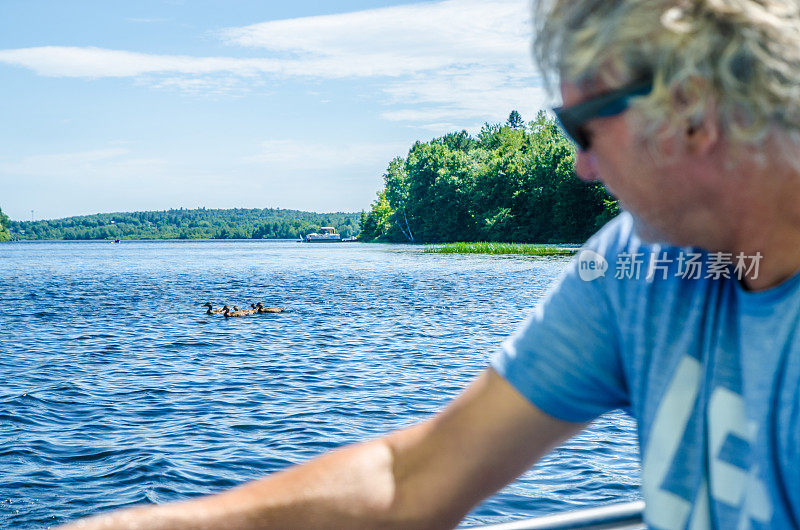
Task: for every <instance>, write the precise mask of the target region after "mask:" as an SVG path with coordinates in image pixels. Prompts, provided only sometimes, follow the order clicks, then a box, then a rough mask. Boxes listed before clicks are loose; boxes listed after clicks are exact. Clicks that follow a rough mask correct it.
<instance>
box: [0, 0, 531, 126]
mask: <svg viewBox="0 0 800 530" xmlns="http://www.w3.org/2000/svg"><path fill="white" fill-rule="evenodd" d="M529 10H530V8H529V3H528V0H444V1H439V2H428V3H421V4H413V5H400V6H394V7H387V8H382V9H373V10H366V11H358V12H353V13H344V14H337V15H326V16H314V17H303V18H295V19H289V20H278V21H270V22H263V23H259V24H253V25H248V26H244V27H236V28H227V29H223V30H220V31H219V32H218V37H219V38H220V39H221V40H222V42H224V43H225V44H227V45H229V46H230V47H231V49H232V50H235V48H236V47H239V48H241V47H246V48H249V49H250V51H249V52H248V57H230V56H218V57H193V56H188V55H158V54H147V53H136V52H131V51H122V50H110V49H103V48H96V47H85V48H79V47H61V46H46V47H37V48H23V49H14V50H0V62H2V63H6V64H11V65H16V66H21V67H25V68H29V69H31V70H33V71H35V72H36V73H38V74H40V75H43V76H57V77H86V78H102V77H133V78H137V80H138V81H139V82H146V83H149V84H153V85H155V86H158V87H161V88H167V89H173V90H178V91H182V92H187V93H193V94H215V95H219V94H236V93H237V92H244V91H246V90H247V89H248V88H249V87H252V86H258V85H263V84H265V83H266V82H267V81H269V82H273V83H274V82H279V81H280V79H285V78H301V79H302V78H305V79H309V78H311V79H347V78H361V79H363V78H374V79H376V80H377V82H378V83H379V85H380V86H382V88H381V89H380V90H381V92H379V93H378V94H379V95H380V94H383V96H384V97H388V101H386V102H385V103H386V104H387V105H388V107H389V108H387V110H386V112H384V113H383V114H382V116H383V118H384V119H388V120H395V121H409V122H415V124H417V125H420V126H427V127H430V126H431V124H432V123H433V122H440V123H442V122H446V123H464V124H465V126H466V125H469V124H474V123H475V122H480V121H485V120H497V119H498V116H504V115H505V114H506V113H508V112H509V111H510V110H511V109H515V108H516V109H518V110H520V111H521V112H522V113H523V115H529V116H530V115H531V114H532V113H533V112H535V110H537V109H538V108H541V107H542V106H544V103H545V102H546V101H545V99H544V94H543V91H541V90H539V89H536V88H535V87H537V86H540V85H541V83H540V82H539V80H538V77H537V76H536V75H535V71H534V68H533V66H532V64H531V60H530V56H529V41H530V22H529V21H530V15H529ZM254 50H255V51H256V52H258V51H259V50H261V51H262V52H263V57H257V58H254V57H252V54H253V51H254ZM531 117H533V116H531Z"/></svg>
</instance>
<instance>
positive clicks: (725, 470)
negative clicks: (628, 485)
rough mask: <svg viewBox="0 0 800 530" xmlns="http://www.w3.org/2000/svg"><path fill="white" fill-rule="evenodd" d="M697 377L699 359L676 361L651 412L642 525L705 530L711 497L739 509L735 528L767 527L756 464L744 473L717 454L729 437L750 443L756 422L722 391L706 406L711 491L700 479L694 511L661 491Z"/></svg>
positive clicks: (739, 401) (741, 404) (736, 399)
mask: <svg viewBox="0 0 800 530" xmlns="http://www.w3.org/2000/svg"><path fill="white" fill-rule="evenodd" d="M700 375H701V365H700V362H699V361H697V360H696V359H694V358H693V357H690V356H685V357H684V358H683V359H681V362H680V363H679V365H678V369H677V370H676V372H675V375H674V376H673V378H672V381H670V383H669V385H668V386H667V390H666V392H665V393H664V397H663V398H662V400H661V403H660V404H659V406H658V410H657V411H656V415H655V419H654V421H653V425H652V430H651V432H650V439H649V441H648V443H647V448H646V450H645V457H644V462H643V465H642V493H643V495H644V498H645V501H646V502H647V509H646V514H647V517H646V519H647V522H648V524H650V525H652V526H654V527H656V528H686V526H687V522H689V528H691V529H693V530H694V529H697V530H700V529H704V528H709V527H710V526H711V521H710V510H709V499H708V496H709V494H710V496H711V498H713V499H714V500H716V501H717V502H721V503H724V504H727V505H729V506H731V507H733V508H740V519H739V528H749V526H750V525H749V521H750V519H754V520H756V521H759V522H762V523H769V521H770V519H771V518H772V504H771V502H770V499H769V495H768V493H767V489H766V486H765V485H764V483H763V482H762V481H761V480H759V479H758V478H757V476H758V468H757V466H753V467H752V468H751V469H749V470H746V469H742V468H741V467H738V466H736V465H734V464H732V463H730V462H727V461H725V460H723V459H722V457H723V456H724V455H722V454H721V451H722V449H723V446H724V445H725V443H726V441H727V440H728V439H729V437H731V436H733V437H736V438H739V439H741V440H743V441H745V442H747V443H748V444H751V445H752V444H754V443H755V441H756V431H757V424H756V423H755V422H753V421H748V420H747V417H746V414H745V407H744V401H743V400H742V397H741V396H740V395H738V394H736V393H735V392H732V391H730V390H728V389H726V388H724V387H717V388H716V389H714V392H713V393H712V394H711V398H710V399H709V402H708V411H707V418H708V428H709V441H708V442H709V468H710V470H709V474H710V476H709V482H710V488H709V486H708V483H707V482H706V481H705V480H703V482H702V484H701V486H700V488H699V491H698V492H697V496H696V498H695V499H694V510H692V503H691V502H689V501H688V500H686V499H684V498H683V497H680V496H678V495H676V494H674V493H671V492H669V491H666V490H663V489H661V485H662V484H663V482H664V480H665V478H666V477H667V475H668V473H669V471H670V469H671V468H672V464H673V461H674V460H675V457H676V456H677V452H678V450H679V447H680V442H681V439H682V438H683V435H684V431H685V430H686V426H687V425H688V423H689V420H690V418H691V415H692V410H693V409H694V406H695V402H696V400H697V395H698V391H699V388H700ZM690 513H691V514H692V517H691V521H689V515H690Z"/></svg>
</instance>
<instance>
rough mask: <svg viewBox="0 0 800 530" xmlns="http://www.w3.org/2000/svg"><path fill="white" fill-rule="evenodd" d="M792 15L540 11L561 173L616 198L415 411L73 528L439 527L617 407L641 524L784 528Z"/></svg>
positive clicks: (799, 214) (794, 79)
mask: <svg viewBox="0 0 800 530" xmlns="http://www.w3.org/2000/svg"><path fill="white" fill-rule="evenodd" d="M798 11H800V4H799V3H798V2H797V0H691V1H690V0H686V1H683V2H675V1H667V0H627V1H625V0H619V1H613V2H612V1H610V0H556V1H555V2H553V3H552V4H548V5H546V6H542V7H540V8H539V13H538V17H537V20H538V21H539V22H538V32H537V39H536V45H535V47H534V49H535V51H536V55H537V58H538V60H539V63H540V65H541V66H542V67H543V69H544V71H545V72H546V73H553V72H555V73H556V74H557V75H558V76H559V78H560V84H561V93H562V97H563V101H564V107H562V108H560V109H557V115H558V116H559V119H560V120H561V122H562V125H563V127H564V129H565V131H566V132H567V133H568V134H569V135H570V136H571V137H572V138H573V139H574V140H575V142H576V144H577V145H578V151H577V154H576V170H577V173H578V174H579V176H580V177H581V178H583V179H585V180H600V181H602V182H603V183H604V184H605V185H606V186H607V187H608V188H609V189H610V190H611V192H612V193H614V194H615V195H616V196H617V197H618V198H619V199H620V201H621V203H622V204H623V205H624V207H625V208H626V209H627V210H628V211H629V212H630V213H625V214H622V215H621V216H620V217H618V218H617V219H616V220H614V221H612V222H611V223H609V225H607V226H606V227H605V228H604V229H603V230H601V231H600V232H599V233H598V234H597V235H595V236H594V237H593V238H592V239H591V240H590V241H589V242H588V243H587V245H586V247H585V250H584V251H583V252H582V254H581V255H580V257H579V259H578V260H576V261H575V262H574V263H573V264H572V265H571V268H570V269H569V270H568V271H567V273H566V274H565V275H564V276H563V278H562V279H561V281H560V282H559V284H558V285H557V286H556V287H555V289H554V290H553V291H552V292H551V293H550V294H549V295H548V297H547V298H546V299H545V300H544V301H543V302H542V303H541V304H540V305H539V306H538V307H537V309H536V311H535V312H534V314H533V316H532V317H531V319H530V320H529V321H528V322H527V323H526V324H525V326H524V327H523V328H522V329H521V330H520V331H519V332H518V333H516V334H515V335H514V336H513V337H511V338H510V339H509V340H508V341H506V343H505V344H504V347H503V349H502V352H501V353H499V354H498V355H497V356H496V357H495V358H494V360H493V362H492V367H491V368H489V369H487V371H486V372H485V373H484V374H483V375H481V376H480V377H479V378H478V379H477V380H476V381H475V382H474V383H473V384H472V385H471V386H470V387H469V388H467V389H466V391H465V392H464V393H463V394H462V395H461V396H460V397H458V398H457V399H456V400H455V401H454V402H453V403H452V404H450V405H449V406H448V407H447V408H446V409H445V410H444V411H442V412H441V413H439V414H438V415H437V416H435V417H434V418H432V419H430V420H428V421H426V422H424V423H422V424H419V425H416V426H413V427H410V428H408V429H405V430H402V431H399V432H395V433H391V434H389V435H387V436H386V437H384V438H381V439H379V440H375V441H371V442H367V443H363V444H359V445H355V446H351V447H346V448H344V449H341V450H338V451H335V452H333V453H330V454H328V455H324V456H322V457H320V458H318V459H316V460H313V461H311V462H309V463H308V464H305V465H303V466H299V467H295V468H291V469H289V470H287V471H283V472H280V473H276V474H275V475H273V476H271V477H268V478H266V479H263V480H261V481H257V482H253V483H250V484H247V485H244V486H242V487H239V488H236V489H234V490H231V491H228V492H225V493H222V494H219V495H215V496H210V497H204V498H200V499H196V500H192V501H187V502H183V503H177V504H168V505H162V506H155V507H144V508H134V509H132V510H126V511H122V512H118V513H114V514H111V515H109V516H104V517H103V516H101V517H100V518H96V519H90V520H87V521H84V522H81V523H78V524H77V525H76V526H75V527H76V528H109V529H110V528H170V529H172V528H269V527H275V528H307V527H331V528H347V527H360V528H367V527H396V528H439V527H442V528H444V527H452V526H454V525H456V524H457V523H458V521H459V520H460V518H461V517H463V515H464V514H465V513H467V512H468V510H469V509H470V508H471V507H472V506H474V505H475V504H476V503H477V502H479V501H480V500H481V499H483V498H484V497H486V496H488V495H490V494H491V493H492V492H494V491H496V490H497V489H499V488H500V487H501V486H502V485H504V484H506V483H507V482H509V481H511V480H512V479H513V478H514V477H516V476H517V475H518V474H519V473H521V472H523V471H524V470H525V469H526V468H528V467H529V466H530V465H532V464H533V463H534V462H535V461H536V460H537V459H538V458H539V457H541V456H542V455H543V454H545V453H546V452H547V451H548V450H550V449H551V448H552V447H554V446H555V445H557V444H558V443H560V442H561V441H563V440H564V439H566V438H567V437H569V436H571V435H572V434H574V433H576V432H578V431H579V430H580V429H581V428H582V427H584V426H585V425H586V423H587V422H589V421H591V420H592V419H593V418H595V417H596V416H597V415H599V414H601V413H603V412H605V411H607V410H611V409H614V408H620V407H621V408H624V409H627V410H629V411H630V412H631V414H632V415H633V416H634V417H635V418H636V420H637V422H638V431H639V438H640V442H641V449H642V464H643V473H642V478H643V485H642V489H643V494H644V497H645V500H646V502H647V508H646V513H645V518H646V521H647V522H648V524H649V525H650V526H652V527H655V528H685V527H689V528H708V527H717V528H751V527H752V528H791V527H798V522H800V421H799V420H800V385H799V384H798V383H800V334H798V333H797V332H796V328H797V322H798V317H800V274H797V271H798V269H800V163H799V162H798V158H797V152H798V147H799V146H798V143H799V142H800V13H799V12H798ZM677 245H683V247H679V246H677ZM762 258H763V259H762ZM587 264H592V266H590V267H586V268H584V265H587ZM612 268H614V271H613V274H612Z"/></svg>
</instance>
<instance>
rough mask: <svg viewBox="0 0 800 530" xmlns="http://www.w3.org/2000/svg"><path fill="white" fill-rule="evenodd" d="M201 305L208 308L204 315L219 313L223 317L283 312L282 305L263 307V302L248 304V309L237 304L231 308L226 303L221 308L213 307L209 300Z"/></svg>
mask: <svg viewBox="0 0 800 530" xmlns="http://www.w3.org/2000/svg"><path fill="white" fill-rule="evenodd" d="M203 307H207V308H208V310H207V311H206V315H219V314H221V315H222V316H224V317H225V318H231V317H246V316H250V315H256V314H259V313H283V308H282V307H264V304H263V303H261V302H258V303H255V304H250V309H239V308H238V307H237V306H233V309H231V308H230V307H228V305H227V304H225V305H224V306H222V308H221V309H220V308H217V309H214V305H213V304H212V303H211V302H206V303H205V304H203Z"/></svg>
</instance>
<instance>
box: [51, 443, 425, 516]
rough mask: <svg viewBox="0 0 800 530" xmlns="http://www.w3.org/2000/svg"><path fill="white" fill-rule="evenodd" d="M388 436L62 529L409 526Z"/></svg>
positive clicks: (418, 514) (412, 514) (408, 514)
mask: <svg viewBox="0 0 800 530" xmlns="http://www.w3.org/2000/svg"><path fill="white" fill-rule="evenodd" d="M393 468H394V458H393V455H392V450H391V448H390V445H389V444H388V443H387V441H386V440H385V439H379V440H374V441H371V442H366V443H362V444H357V445H353V446H348V447H345V448H343V449H340V450H337V451H334V452H331V453H328V454H326V455H323V456H321V457H318V458H317V459H315V460H313V461H311V462H309V463H307V464H304V465H302V466H297V467H292V468H289V469H287V470H285V471H281V472H278V473H275V474H273V475H270V476H269V477H266V478H264V479H261V480H258V481H254V482H250V483H248V484H245V485H243V486H240V487H237V488H234V489H232V490H229V491H227V492H224V493H221V494H217V495H212V496H208V497H202V498H198V499H195V500H189V501H184V502H179V503H173V504H165V505H158V506H141V507H135V508H131V509H127V510H123V511H119V512H115V513H112V514H108V515H100V516H98V517H93V518H90V519H86V520H82V521H79V522H77V523H74V524H72V525H69V526H67V527H66V528H64V530H78V529H82V530H101V529H102V530H111V529H115V530H116V529H134V528H135V529H145V528H146V529H153V530H161V529H164V530H166V529H175V530H179V529H183V528H186V529H189V528H191V529H205V528H207V529H217V528H228V529H232V530H233V529H236V530H240V529H241V530H244V529H251V528H302V527H308V528H343V527H362V528H364V527H375V528H411V527H414V526H418V525H419V524H421V522H420V521H414V520H413V519H414V518H415V517H419V516H420V515H421V514H420V513H416V514H414V513H411V512H415V511H417V512H418V510H416V509H412V510H405V511H407V512H409V513H403V511H404V509H403V507H402V506H401V504H400V503H398V502H396V500H397V499H396V491H397V488H396V485H395V478H394V472H393Z"/></svg>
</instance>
